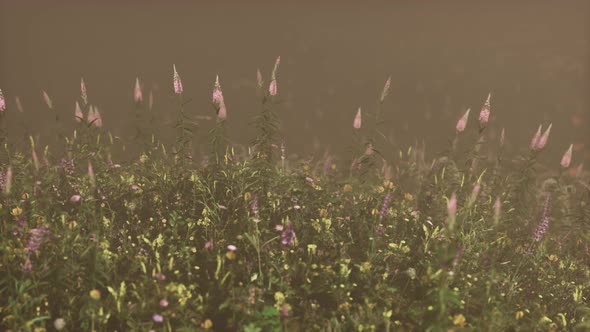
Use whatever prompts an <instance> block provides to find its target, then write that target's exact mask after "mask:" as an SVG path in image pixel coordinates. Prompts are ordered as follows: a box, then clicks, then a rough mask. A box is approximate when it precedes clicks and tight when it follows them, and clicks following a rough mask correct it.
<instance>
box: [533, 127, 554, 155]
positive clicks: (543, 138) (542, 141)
mask: <svg viewBox="0 0 590 332" xmlns="http://www.w3.org/2000/svg"><path fill="white" fill-rule="evenodd" d="M552 126H553V124H552V123H551V124H549V127H547V129H546V130H545V132H544V133H543V135H542V136H541V137H540V138H539V141H538V142H537V150H541V149H543V148H544V147H545V145H546V144H547V141H548V140H549V134H550V133H551V127H552Z"/></svg>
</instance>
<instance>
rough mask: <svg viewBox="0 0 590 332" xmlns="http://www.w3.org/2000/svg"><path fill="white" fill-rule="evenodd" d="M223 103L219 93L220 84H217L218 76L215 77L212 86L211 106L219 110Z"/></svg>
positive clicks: (221, 94) (220, 92) (221, 95)
mask: <svg viewBox="0 0 590 332" xmlns="http://www.w3.org/2000/svg"><path fill="white" fill-rule="evenodd" d="M222 102H223V92H222V91H221V84H219V75H217V76H216V77H215V85H214V86H213V106H215V108H217V109H219V107H220V105H221V103H222Z"/></svg>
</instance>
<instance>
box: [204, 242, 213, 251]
mask: <svg viewBox="0 0 590 332" xmlns="http://www.w3.org/2000/svg"><path fill="white" fill-rule="evenodd" d="M205 249H213V240H209V241H207V242H206V243H205Z"/></svg>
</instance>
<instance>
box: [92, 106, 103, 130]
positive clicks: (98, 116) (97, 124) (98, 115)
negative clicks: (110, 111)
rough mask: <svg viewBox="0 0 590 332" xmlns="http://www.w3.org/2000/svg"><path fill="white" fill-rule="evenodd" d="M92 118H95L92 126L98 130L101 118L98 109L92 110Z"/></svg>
mask: <svg viewBox="0 0 590 332" xmlns="http://www.w3.org/2000/svg"><path fill="white" fill-rule="evenodd" d="M94 116H95V117H96V121H94V125H95V126H96V127H98V128H100V127H102V117H101V116H100V112H99V111H98V108H97V107H95V108H94Z"/></svg>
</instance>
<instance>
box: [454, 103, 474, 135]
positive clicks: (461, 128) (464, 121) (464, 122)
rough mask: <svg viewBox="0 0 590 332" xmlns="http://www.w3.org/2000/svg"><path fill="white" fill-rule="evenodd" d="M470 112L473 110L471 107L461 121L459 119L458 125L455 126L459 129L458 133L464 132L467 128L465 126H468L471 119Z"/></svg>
mask: <svg viewBox="0 0 590 332" xmlns="http://www.w3.org/2000/svg"><path fill="white" fill-rule="evenodd" d="M469 112H471V109H470V108H468V109H467V111H465V114H463V116H462V117H461V118H460V119H459V121H457V126H456V127H455V128H456V129H457V132H458V133H462V132H463V131H464V130H465V127H466V126H467V120H468V119H469Z"/></svg>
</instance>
